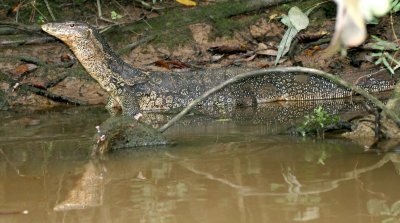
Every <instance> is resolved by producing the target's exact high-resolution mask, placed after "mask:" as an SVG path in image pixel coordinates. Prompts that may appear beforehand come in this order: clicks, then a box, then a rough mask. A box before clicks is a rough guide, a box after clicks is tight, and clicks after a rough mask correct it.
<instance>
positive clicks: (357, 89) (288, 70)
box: [159, 67, 400, 132]
mask: <svg viewBox="0 0 400 223" xmlns="http://www.w3.org/2000/svg"><path fill="white" fill-rule="evenodd" d="M271 73H282V74H283V75H284V74H285V73H306V74H312V75H316V76H319V77H323V78H326V79H328V80H330V81H332V82H333V83H335V84H337V85H340V86H343V87H345V88H348V89H350V90H352V91H354V92H356V93H358V94H360V95H362V96H363V97H364V98H366V99H368V100H369V101H371V102H372V103H373V104H374V105H376V106H377V107H378V108H380V109H382V111H383V112H385V113H386V115H387V116H388V117H389V118H390V119H392V120H393V121H395V122H396V124H397V125H399V126H400V118H399V117H398V116H397V114H396V113H395V112H393V111H392V110H390V109H388V108H387V107H386V106H385V105H384V104H383V103H382V102H381V101H380V100H379V99H377V98H376V97H374V96H373V95H371V94H370V93H368V92H367V91H366V90H364V89H362V88H360V87H359V86H356V85H354V84H351V83H349V82H347V81H345V80H343V79H341V78H340V77H338V76H335V75H333V74H330V73H327V72H324V71H321V70H317V69H313V68H306V67H274V68H268V69H261V70H256V71H250V72H246V73H243V74H240V75H237V76H235V77H232V78H230V79H228V80H226V81H224V82H223V83H221V84H219V85H217V86H215V87H213V88H211V89H210V90H208V91H206V92H205V93H204V94H202V95H201V96H200V97H198V98H196V99H195V100H193V101H192V102H191V103H189V105H188V106H186V108H184V109H183V110H182V111H181V112H180V113H179V114H177V115H176V116H175V117H173V118H172V119H171V120H170V121H169V122H167V123H166V124H165V125H163V126H162V127H161V128H159V131H160V132H164V131H165V130H167V129H168V128H169V127H171V126H172V125H173V124H174V123H175V122H177V121H178V120H180V119H181V118H182V117H183V116H184V115H186V114H187V113H188V112H189V111H190V110H191V109H192V108H193V107H194V106H196V105H197V104H198V103H200V102H201V101H203V100H204V99H206V98H208V97H209V96H210V95H212V94H214V93H216V92H218V91H219V90H221V89H223V88H225V87H226V86H228V85H230V84H233V83H235V82H237V81H240V80H243V79H247V78H250V77H256V76H262V75H266V74H271Z"/></svg>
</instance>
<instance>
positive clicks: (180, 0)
mask: <svg viewBox="0 0 400 223" xmlns="http://www.w3.org/2000/svg"><path fill="white" fill-rule="evenodd" d="M175 1H177V2H178V3H181V4H182V5H186V6H196V5H197V3H196V2H194V1H191V0H175Z"/></svg>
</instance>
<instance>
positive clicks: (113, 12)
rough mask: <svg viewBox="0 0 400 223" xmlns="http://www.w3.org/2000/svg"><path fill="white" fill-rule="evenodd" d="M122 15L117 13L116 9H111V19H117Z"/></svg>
mask: <svg viewBox="0 0 400 223" xmlns="http://www.w3.org/2000/svg"><path fill="white" fill-rule="evenodd" d="M121 18H122V15H120V14H118V13H117V12H116V11H111V19H112V20H117V19H121Z"/></svg>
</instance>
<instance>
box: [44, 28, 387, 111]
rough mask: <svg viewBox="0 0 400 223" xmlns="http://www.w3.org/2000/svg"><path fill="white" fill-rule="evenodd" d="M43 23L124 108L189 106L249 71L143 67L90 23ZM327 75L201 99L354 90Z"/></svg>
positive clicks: (276, 77)
mask: <svg viewBox="0 0 400 223" xmlns="http://www.w3.org/2000/svg"><path fill="white" fill-rule="evenodd" d="M42 29H43V30H44V31H45V32H47V33H49V34H50V35H53V36H55V37H57V38H59V39H60V40H62V41H63V42H64V43H65V44H67V45H68V46H69V47H70V49H71V50H72V51H73V52H74V54H75V56H76V57H77V58H78V60H79V61H80V62H81V64H82V65H83V67H84V68H85V69H86V70H87V72H88V73H89V74H90V75H91V76H92V77H93V78H94V79H96V80H97V81H98V82H99V84H100V85H101V87H102V88H104V89H105V90H106V91H107V92H109V94H110V101H109V103H108V105H107V108H109V109H110V108H111V107H115V106H117V105H120V106H121V107H122V111H123V113H125V114H129V115H134V114H137V113H138V112H140V111H154V110H169V109H173V108H181V107H185V106H186V105H187V104H188V103H190V102H191V101H192V100H194V99H196V98H197V97H198V96H200V95H201V94H202V93H203V92H205V91H206V90H208V89H210V88H212V87H213V86H215V85H217V84H218V83H221V82H223V81H224V80H226V79H228V78H230V77H233V76H235V75H238V74H241V73H243V72H247V71H250V70H251V69H247V68H226V69H215V70H200V71H190V72H179V73H163V72H143V71H141V70H139V69H137V68H134V67H132V66H131V65H129V64H127V63H125V62H124V61H122V59H121V58H120V57H118V56H117V55H116V54H115V53H114V52H113V51H112V50H111V48H110V47H109V45H108V44H107V43H106V42H105V40H104V39H103V37H102V36H101V35H100V34H99V33H98V31H97V30H96V29H95V28H93V27H92V26H90V25H88V24H86V23H79V22H65V23H48V24H45V25H43V26H42ZM364 79H365V80H364V81H363V82H362V83H359V86H361V87H363V88H365V89H366V90H368V91H370V92H377V91H383V90H388V89H390V88H392V87H393V85H394V82H393V81H386V80H381V81H380V80H376V79H374V78H370V77H366V78H364ZM351 95H352V92H351V91H349V90H347V89H344V88H342V87H339V86H337V85H335V84H333V83H332V82H330V81H329V80H325V79H323V78H320V77H316V76H313V75H305V74H294V73H287V74H284V75H282V74H270V75H265V76H262V77H255V78H248V79H246V80H243V81H240V82H238V83H236V84H233V85H231V86H229V87H226V88H225V89H223V90H221V91H220V92H219V93H217V94H215V95H213V96H211V97H210V98H208V99H207V100H205V101H203V102H202V104H201V105H202V106H203V107H208V106H228V107H230V106H237V105H245V106H246V105H254V104H257V103H264V102H272V101H278V100H318V99H333V98H343V97H348V96H351Z"/></svg>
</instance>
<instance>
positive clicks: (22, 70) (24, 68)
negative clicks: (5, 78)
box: [9, 63, 38, 79]
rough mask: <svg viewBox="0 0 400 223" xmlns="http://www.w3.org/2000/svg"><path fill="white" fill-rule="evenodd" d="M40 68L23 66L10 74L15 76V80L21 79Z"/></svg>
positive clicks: (29, 65) (30, 65)
mask: <svg viewBox="0 0 400 223" xmlns="http://www.w3.org/2000/svg"><path fill="white" fill-rule="evenodd" d="M37 67H38V66H37V65H36V64H30V63H28V64H22V65H19V66H18V67H16V68H14V69H13V70H10V71H9V72H10V73H11V74H12V75H13V77H14V78H17V79H18V78H20V77H21V76H22V75H24V74H27V73H29V72H31V71H33V70H35V69H36V68H37Z"/></svg>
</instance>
